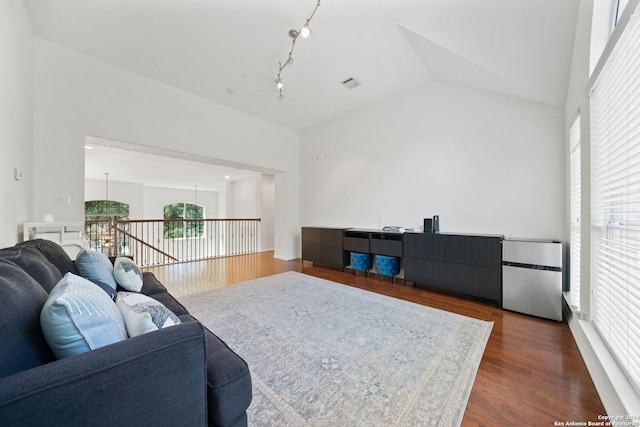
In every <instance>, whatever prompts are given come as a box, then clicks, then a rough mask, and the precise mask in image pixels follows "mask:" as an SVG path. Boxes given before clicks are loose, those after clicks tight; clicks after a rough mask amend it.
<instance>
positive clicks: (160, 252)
mask: <svg viewBox="0 0 640 427" xmlns="http://www.w3.org/2000/svg"><path fill="white" fill-rule="evenodd" d="M123 222H124V221H123ZM113 228H114V229H115V230H117V231H119V232H121V233H122V234H124V235H125V236H128V237H130V238H132V239H133V240H135V241H136V242H139V243H141V244H142V245H143V246H146V247H148V248H150V249H153V250H154V251H156V252H158V253H159V254H161V255H163V256H166V257H167V258H169V259H170V260H171V261H178V258H175V257H172V256H171V255H169V254H168V253H166V252H163V251H162V250H160V249H158V248H156V247H155V246H153V245H150V244H149V243H147V242H145V241H144V240H142V239H138V238H137V237H136V236H134V235H133V234H131V233H129V232H128V231H126V230H123V229H122V228H120V227H116V226H114V227H113Z"/></svg>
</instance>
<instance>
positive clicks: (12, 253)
mask: <svg viewBox="0 0 640 427" xmlns="http://www.w3.org/2000/svg"><path fill="white" fill-rule="evenodd" d="M0 258H4V259H8V260H10V261H13V262H14V263H15V264H16V265H18V267H20V268H22V269H23V270H24V271H26V272H27V274H29V276H31V277H33V278H34V279H35V280H36V281H37V282H38V283H39V284H40V286H42V287H43V288H44V290H45V291H46V292H47V293H49V292H50V291H51V289H53V287H54V286H55V285H56V283H58V282H59V281H60V279H62V274H60V271H59V270H58V269H57V268H56V266H55V265H53V264H51V263H50V262H49V261H48V260H47V258H46V257H45V256H44V255H43V254H42V252H40V251H39V250H38V249H37V248H35V247H33V246H14V247H10V248H4V249H0Z"/></svg>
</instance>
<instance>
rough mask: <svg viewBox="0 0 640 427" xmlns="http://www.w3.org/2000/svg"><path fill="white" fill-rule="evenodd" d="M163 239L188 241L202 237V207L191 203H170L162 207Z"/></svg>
mask: <svg viewBox="0 0 640 427" xmlns="http://www.w3.org/2000/svg"><path fill="white" fill-rule="evenodd" d="M164 219H165V220H168V221H165V223H164V238H165V239H188V238H195V237H202V236H204V221H195V220H198V219H204V206H200V205H196V204H193V203H172V204H170V205H167V206H165V207H164Z"/></svg>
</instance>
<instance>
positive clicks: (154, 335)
mask: <svg viewBox="0 0 640 427" xmlns="http://www.w3.org/2000/svg"><path fill="white" fill-rule="evenodd" d="M206 402H207V400H206V356H205V330H204V328H203V327H202V326H201V325H200V324H199V323H196V322H191V323H183V324H179V325H175V326H172V327H169V328H165V329H161V330H158V331H154V332H150V333H147V334H144V335H140V336H137V337H134V338H129V339H127V340H125V341H121V342H118V343H116V344H111V345H109V346H106V347H103V348H100V349H97V350H92V351H90V352H87V353H83V354H80V355H77V356H71V357H68V358H65V359H61V360H57V361H55V362H52V363H48V364H46V365H42V366H38V367H36V368H33V369H30V370H28V371H24V372H20V373H18V374H15V375H12V376H9V377H6V378H3V379H1V380H0V420H2V425H7V426H8V425H15V426H25V425H34V424H38V425H69V426H72V425H73V426H76V425H77V426H87V425H92V426H99V425H100V426H101V425H104V426H113V425H122V424H123V423H124V424H127V425H205V424H206V422H207V415H206V407H207V403H206Z"/></svg>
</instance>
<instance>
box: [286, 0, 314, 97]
mask: <svg viewBox="0 0 640 427" xmlns="http://www.w3.org/2000/svg"><path fill="white" fill-rule="evenodd" d="M319 7H320V0H317V1H316V7H315V8H314V9H313V12H312V13H311V16H309V17H308V18H307V21H306V23H305V24H304V26H303V27H302V28H301V29H300V31H298V30H295V29H292V30H289V33H288V34H289V37H291V38H292V39H293V40H292V41H291V50H290V51H289V56H288V57H287V60H286V61H284V64H283V63H282V62H280V63H279V65H280V67H279V68H278V76H277V78H276V87H277V88H278V100H279V101H282V100H283V99H284V95H283V94H282V88H283V86H284V85H283V84H282V80H281V78H280V74H281V73H282V71H283V70H284V68H285V67H286V66H287V65H291V64H293V50H294V49H295V47H296V40H298V36H301V37H302V38H303V39H306V38H307V37H309V36H310V35H311V30H310V29H309V22H311V19H313V17H314V15H315V14H316V11H317V10H318V8H319Z"/></svg>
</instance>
